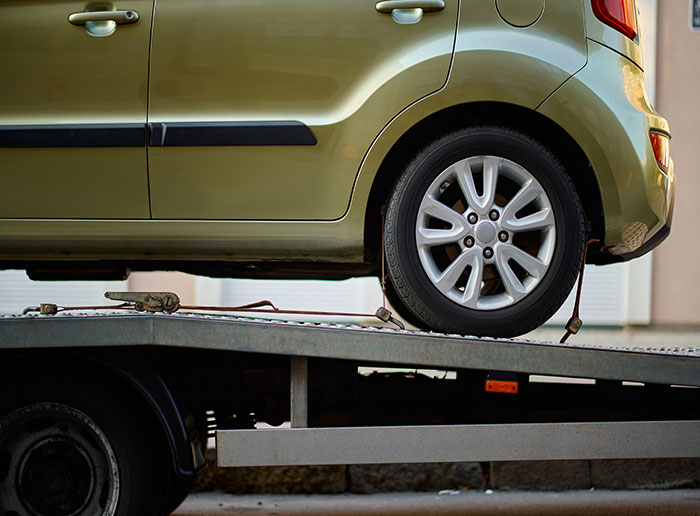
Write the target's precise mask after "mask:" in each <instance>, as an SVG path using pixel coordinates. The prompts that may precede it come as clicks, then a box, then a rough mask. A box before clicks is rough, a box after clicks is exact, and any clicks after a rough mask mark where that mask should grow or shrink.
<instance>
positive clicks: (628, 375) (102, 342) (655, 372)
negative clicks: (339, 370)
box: [0, 312, 700, 386]
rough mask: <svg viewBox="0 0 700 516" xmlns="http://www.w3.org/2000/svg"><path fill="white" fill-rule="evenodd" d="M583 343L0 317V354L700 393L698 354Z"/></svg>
mask: <svg viewBox="0 0 700 516" xmlns="http://www.w3.org/2000/svg"><path fill="white" fill-rule="evenodd" d="M579 340H580V339H579ZM579 340H577V339H576V338H575V337H574V338H572V340H571V341H570V343H565V344H560V343H554V342H543V341H527V340H518V339H494V338H485V337H463V336H460V335H445V334H437V333H429V332H422V331H415V330H395V329H392V328H378V327H364V326H357V325H340V324H327V323H300V322H284V321H274V320H269V319H253V318H247V317H234V316H218V315H216V316H215V315H202V314H189V313H176V314H147V313H134V312H111V313H109V312H108V313H104V312H86V313H71V312H66V313H60V314H57V315H25V316H0V349H2V348H4V349H11V348H32V349H38V348H66V347H71V348H74V347H105V346H149V345H150V346H172V347H183V348H199V349H212V350H227V351H237V352H246V353H264V354H278V355H288V356H296V357H307V358H314V357H318V358H332V359H341V360H353V361H357V362H366V363H382V364H395V365H398V366H420V367H424V368H429V367H430V368H437V369H448V370H449V369H480V370H487V371H488V370H497V371H510V372H516V373H528V374H537V375H551V376H566V377H579V378H595V379H601V380H616V381H630V382H642V383H656V384H664V385H686V386H700V347H697V348H695V347H688V348H666V347H663V346H659V347H658V348H621V347H617V348H616V347H603V346H595V345H588V344H585V343H583V342H579Z"/></svg>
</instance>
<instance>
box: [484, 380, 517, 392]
mask: <svg viewBox="0 0 700 516" xmlns="http://www.w3.org/2000/svg"><path fill="white" fill-rule="evenodd" d="M486 392H501V393H505V394H517V393H518V382H507V381H504V380H486Z"/></svg>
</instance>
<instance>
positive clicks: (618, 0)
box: [591, 0, 637, 39]
mask: <svg viewBox="0 0 700 516" xmlns="http://www.w3.org/2000/svg"><path fill="white" fill-rule="evenodd" d="M591 7H592V8H593V14H595V16H596V18H598V19H599V20H600V21H602V22H603V23H605V24H606V25H610V26H611V27H612V28H613V29H616V30H619V31H620V32H622V33H623V34H624V35H625V36H627V37H628V38H630V39H634V38H636V37H637V15H636V12H635V7H634V0H591Z"/></svg>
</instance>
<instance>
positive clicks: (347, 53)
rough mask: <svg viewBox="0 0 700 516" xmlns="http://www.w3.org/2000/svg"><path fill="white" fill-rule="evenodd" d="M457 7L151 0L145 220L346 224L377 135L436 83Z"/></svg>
mask: <svg viewBox="0 0 700 516" xmlns="http://www.w3.org/2000/svg"><path fill="white" fill-rule="evenodd" d="M409 3H411V2H409ZM413 4H415V5H413ZM402 6H403V7H411V8H405V9H400V7H402ZM420 6H423V8H420ZM457 7H458V1H457V0H445V2H442V0H425V2H422V3H421V2H420V1H418V2H412V3H411V6H407V4H406V2H391V1H389V2H377V1H376V0H325V1H322V2H318V1H312V0H207V1H206V2H197V1H193V0H167V1H163V2H158V3H157V5H156V11H155V20H154V31H153V49H152V57H151V91H150V104H149V126H150V131H151V132H150V141H149V177H150V187H151V203H152V210H153V217H154V218H158V219H220V220H333V219H338V218H340V217H342V216H343V214H344V213H345V211H346V210H347V208H348V205H349V201H350V196H351V193H352V188H353V185H354V181H355V178H356V175H357V172H358V169H359V166H360V163H361V161H362V159H363V157H364V155H365V153H366V152H367V150H368V149H369V147H370V145H371V144H372V141H373V140H374V139H375V138H376V136H377V135H378V134H379V133H380V132H381V130H382V128H383V127H384V126H385V125H386V124H387V123H388V122H389V121H390V120H391V119H392V118H393V117H394V116H396V115H397V114H398V113H399V112H400V111H401V110H402V109H404V108H405V107H407V106H408V105H410V104H411V103H413V102H415V101H416V100H418V99H420V98H422V97H424V96H426V95H428V94H430V93H431V92H434V91H436V90H438V89H440V88H441V87H442V86H443V85H444V84H445V81H446V80H447V75H448V71H449V66H450V61H451V55H452V49H453V45H454V37H455V29H456V21H457Z"/></svg>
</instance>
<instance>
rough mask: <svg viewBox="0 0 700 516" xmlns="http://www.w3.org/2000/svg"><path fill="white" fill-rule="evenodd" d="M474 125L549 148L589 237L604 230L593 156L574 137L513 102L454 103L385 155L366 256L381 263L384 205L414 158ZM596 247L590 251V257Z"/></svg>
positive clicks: (369, 217)
mask: <svg viewBox="0 0 700 516" xmlns="http://www.w3.org/2000/svg"><path fill="white" fill-rule="evenodd" d="M470 125H498V126H501V127H506V128H510V129H514V130H518V131H522V132H524V133H527V134H529V135H530V136H531V137H533V138H534V139H536V140H538V141H539V142H540V143H542V145H544V146H545V147H547V148H548V149H549V150H550V151H551V152H552V153H553V154H554V155H555V156H556V157H557V159H559V161H560V162H561V163H562V164H563V166H564V169H565V170H566V171H567V173H568V174H569V176H570V177H571V180H572V181H573V183H574V186H575V188H576V191H577V192H578V194H579V197H580V199H581V203H582V205H583V207H584V210H585V216H586V219H587V220H589V221H590V222H591V234H590V236H591V237H594V238H599V239H601V240H602V237H603V235H604V234H605V220H604V216H603V203H602V197H601V193H600V188H599V186H598V180H597V178H596V175H595V172H594V170H593V167H592V165H591V162H590V160H589V159H588V157H587V156H586V154H585V153H584V152H583V150H582V149H581V147H580V146H579V145H578V144H577V143H576V142H575V140H574V139H573V138H572V137H571V136H570V135H569V134H568V133H567V132H566V131H565V130H564V129H563V128H562V127H561V126H559V125H558V124H557V123H555V122H554V121H552V120H551V119H549V118H547V117H546V116H544V115H542V114H540V113H538V112H536V111H534V110H532V109H528V108H525V107H522V106H519V105H515V104H508V103H503V102H474V103H467V104H461V105H458V106H451V107H448V108H445V109H442V110H440V111H437V112H435V113H432V114H431V115H429V116H427V117H425V118H423V119H422V120H420V121H419V122H417V123H416V124H414V125H413V126H411V127H410V128H409V129H408V130H406V131H405V132H404V133H403V134H402V135H401V136H400V137H399V138H398V140H396V141H395V142H394V144H393V145H392V146H391V148H390V149H389V151H388V152H387V153H386V155H385V156H384V158H383V160H382V161H381V164H380V166H379V168H378V170H377V173H376V175H375V177H374V180H373V182H372V186H371V189H370V193H369V196H368V198H367V205H366V211H365V227H364V236H365V258H366V260H367V261H369V262H375V263H377V262H379V255H380V243H381V227H382V226H381V220H382V214H381V213H382V206H383V205H385V204H386V203H387V200H388V198H389V195H390V194H391V191H392V189H393V186H394V184H395V183H396V181H397V180H398V178H399V177H400V175H401V172H402V170H403V169H404V167H405V165H406V164H407V163H408V162H409V161H410V159H411V157H412V156H413V155H414V154H415V153H416V152H417V151H418V150H420V149H421V148H422V147H424V146H425V145H427V144H428V143H429V142H430V141H431V140H432V139H434V138H436V137H437V136H440V135H442V134H445V133H447V132H450V131H452V130H455V129H458V128H460V127H465V126H470ZM596 252H597V249H596V248H591V249H590V250H589V259H588V260H587V261H589V262H590V261H592V260H593V258H594V257H595V255H596Z"/></svg>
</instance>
